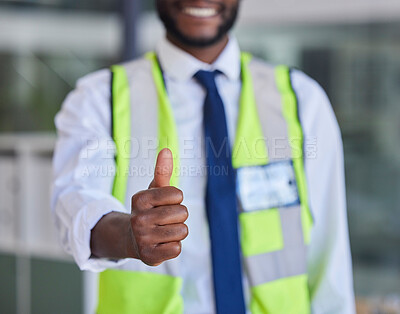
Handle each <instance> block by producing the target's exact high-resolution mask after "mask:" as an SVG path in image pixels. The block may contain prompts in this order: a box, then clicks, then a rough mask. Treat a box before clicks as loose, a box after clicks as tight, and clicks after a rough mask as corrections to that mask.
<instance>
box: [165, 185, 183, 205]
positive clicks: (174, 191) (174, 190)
mask: <svg viewBox="0 0 400 314" xmlns="http://www.w3.org/2000/svg"><path fill="white" fill-rule="evenodd" d="M168 188H169V189H170V193H171V194H173V195H174V196H176V198H179V199H180V201H181V202H182V201H183V192H182V190H180V189H178V188H176V187H174V186H170V187H168Z"/></svg>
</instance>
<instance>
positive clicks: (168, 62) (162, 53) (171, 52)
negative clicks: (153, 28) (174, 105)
mask: <svg viewBox="0 0 400 314" xmlns="http://www.w3.org/2000/svg"><path fill="white" fill-rule="evenodd" d="M156 51H157V56H158V58H159V61H160V64H161V67H162V69H163V71H164V73H165V75H167V76H168V77H169V78H171V79H175V80H178V81H188V80H190V79H191V78H192V77H193V76H194V75H195V74H196V72H197V71H199V70H206V71H214V70H219V71H221V72H222V73H223V74H225V75H226V76H227V77H228V78H229V79H230V80H238V79H239V77H240V49H239V45H238V42H237V40H236V38H235V37H233V36H230V37H229V41H228V44H227V45H226V47H225V48H224V50H223V51H222V53H221V54H220V55H219V57H218V58H217V60H216V61H215V62H214V63H213V64H207V63H204V62H202V61H200V60H198V59H196V58H195V57H193V56H192V55H190V54H188V53H187V52H185V51H183V50H182V49H180V48H178V47H176V46H175V45H173V44H172V43H171V42H170V41H168V40H167V39H166V38H165V37H164V38H162V39H161V40H160V42H159V43H158V45H157V49H156Z"/></svg>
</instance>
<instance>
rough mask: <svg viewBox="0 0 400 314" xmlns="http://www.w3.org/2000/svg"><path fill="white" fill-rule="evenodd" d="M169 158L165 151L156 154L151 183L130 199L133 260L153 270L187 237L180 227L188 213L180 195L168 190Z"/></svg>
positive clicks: (170, 170)
mask: <svg viewBox="0 0 400 314" xmlns="http://www.w3.org/2000/svg"><path fill="white" fill-rule="evenodd" d="M172 171H173V157H172V153H171V151H170V150H169V149H167V148H165V149H163V150H162V151H160V153H159V154H158V157H157V162H156V168H155V171H154V179H153V181H152V182H151V183H150V186H149V188H148V190H145V191H140V192H138V193H136V194H135V195H133V196H132V207H131V214H132V215H131V227H132V238H133V246H134V250H135V251H136V252H135V253H136V255H137V257H138V258H139V259H140V260H142V261H143V262H144V263H145V264H147V265H150V266H157V265H159V264H161V263H162V262H164V261H166V260H169V259H172V258H175V257H177V256H178V255H179V254H180V253H181V241H182V240H183V239H185V238H186V237H187V235H188V227H187V226H186V225H185V224H184V222H185V221H186V219H187V218H188V210H187V208H186V207H185V206H183V205H182V204H181V203H182V201H183V193H182V191H181V190H179V189H177V188H175V187H172V186H170V179H171V175H172Z"/></svg>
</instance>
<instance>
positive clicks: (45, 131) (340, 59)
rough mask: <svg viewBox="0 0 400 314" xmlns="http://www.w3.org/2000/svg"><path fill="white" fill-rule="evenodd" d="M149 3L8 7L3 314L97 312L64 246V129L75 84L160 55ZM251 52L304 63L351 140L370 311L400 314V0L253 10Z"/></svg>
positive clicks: (308, 1)
mask: <svg viewBox="0 0 400 314" xmlns="http://www.w3.org/2000/svg"><path fill="white" fill-rule="evenodd" d="M153 2H154V1H152V0H151V1H149V0H146V1H145V0H143V1H139V0H120V1H114V0H80V1H77V0H25V1H24V0H8V1H5V0H0V282H1V285H0V313H6V314H8V313H18V314H30V313H32V314H33V313H41V314H43V313H44V314H46V313H85V314H89V313H94V308H95V304H96V291H95V286H96V277H94V276H93V275H92V274H88V273H82V272H80V271H79V270H78V268H77V267H76V266H75V264H74V263H73V261H72V259H71V258H70V257H68V256H66V255H65V254H64V253H63V252H62V251H61V250H60V248H59V245H58V242H57V239H56V236H55V231H54V227H53V224H52V220H51V216H50V208H49V198H50V177H51V158H52V151H53V145H54V141H55V127H54V123H53V119H54V116H55V114H56V112H57V111H58V110H59V109H60V106H61V104H62V101H63V99H64V98H65V96H66V95H67V93H68V92H69V91H70V90H71V89H72V88H73V87H74V85H75V81H76V80H77V79H78V78H79V77H81V76H83V75H85V74H87V73H89V72H92V71H94V70H97V69H101V68H104V67H108V66H109V65H111V64H114V63H116V62H119V61H121V60H127V59H130V58H133V57H135V56H138V55H140V54H142V53H143V52H145V51H147V50H151V49H152V48H153V47H154V44H155V43H156V42H157V39H158V38H159V37H160V36H162V35H163V30H162V27H161V25H160V23H159V22H158V20H157V17H156V15H155V13H154V3H153ZM235 33H236V35H237V37H238V39H239V42H240V44H241V47H242V49H243V50H248V51H250V52H252V53H253V54H255V55H257V56H259V57H262V58H264V59H266V60H268V61H270V62H273V63H286V64H289V65H292V66H296V67H298V68H300V69H302V70H304V71H305V72H306V73H308V74H309V75H311V76H312V77H313V78H315V79H316V80H317V81H319V82H320V83H321V84H322V86H323V87H324V88H325V90H326V91H327V93H328V95H329V97H330V99H331V101H332V105H333V109H334V111H335V113H336V115H337V118H338V121H339V124H340V126H341V129H342V135H343V141H344V149H345V160H346V178H347V197H348V217H349V228H350V236H351V247H352V254H353V267H354V283H355V292H356V295H357V300H358V301H357V308H358V313H400V210H399V208H400V154H399V153H400V145H399V142H400V122H399V121H400V105H399V99H400V1H399V0H336V1H329V0H301V1H299V0H246V1H243V2H242V11H241V17H240V22H239V24H238V26H237V27H236V29H235Z"/></svg>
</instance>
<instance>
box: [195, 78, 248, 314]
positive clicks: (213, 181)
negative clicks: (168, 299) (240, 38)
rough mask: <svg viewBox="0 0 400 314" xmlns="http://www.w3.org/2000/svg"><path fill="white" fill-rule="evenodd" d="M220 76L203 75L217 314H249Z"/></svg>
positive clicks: (210, 225) (209, 217)
mask: <svg viewBox="0 0 400 314" xmlns="http://www.w3.org/2000/svg"><path fill="white" fill-rule="evenodd" d="M219 73H220V72H218V71H215V72H207V71H199V72H197V73H196V74H195V76H194V77H195V78H196V79H197V81H198V82H199V83H200V84H201V85H202V86H203V87H204V88H205V90H206V92H207V96H206V99H205V102H204V131H205V148H206V160H207V174H208V180H207V191H206V207H207V215H208V222H209V229H210V238H211V253H212V262H213V278H214V293H215V302H216V308H217V313H219V314H235V313H240V314H243V313H245V304H244V297H243V287H242V268H241V256H240V248H239V234H238V213H237V204H236V188H235V186H236V185H235V179H236V178H235V177H236V174H235V171H234V169H233V167H232V158H231V150H230V145H229V138H228V129H227V125H226V119H225V111H224V105H223V102H222V99H221V96H220V95H219V93H218V89H217V86H216V84H215V76H216V75H217V74H219Z"/></svg>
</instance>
